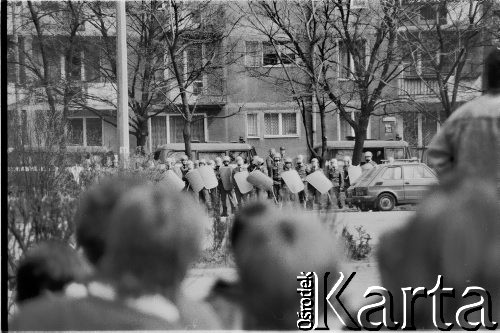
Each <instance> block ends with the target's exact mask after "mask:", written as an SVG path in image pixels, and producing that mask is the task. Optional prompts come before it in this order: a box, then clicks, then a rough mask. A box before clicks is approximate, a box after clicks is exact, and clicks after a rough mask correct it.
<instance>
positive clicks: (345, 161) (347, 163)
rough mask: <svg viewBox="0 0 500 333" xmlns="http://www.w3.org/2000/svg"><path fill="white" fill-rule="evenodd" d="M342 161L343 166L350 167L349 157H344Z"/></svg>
mask: <svg viewBox="0 0 500 333" xmlns="http://www.w3.org/2000/svg"><path fill="white" fill-rule="evenodd" d="M343 161H344V165H345V166H347V167H349V166H351V163H352V161H351V157H350V156H344V159H343Z"/></svg>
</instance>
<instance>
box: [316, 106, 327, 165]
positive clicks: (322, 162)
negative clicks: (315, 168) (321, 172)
mask: <svg viewBox="0 0 500 333" xmlns="http://www.w3.org/2000/svg"><path fill="white" fill-rule="evenodd" d="M318 108H319V117H320V122H321V157H320V165H321V167H323V166H324V165H325V153H326V150H327V149H328V144H327V140H328V138H327V137H326V135H325V133H326V124H325V122H326V119H325V118H326V115H325V107H324V106H323V105H322V106H318Z"/></svg>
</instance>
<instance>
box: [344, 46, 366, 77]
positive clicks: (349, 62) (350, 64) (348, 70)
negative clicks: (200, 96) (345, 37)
mask: <svg viewBox="0 0 500 333" xmlns="http://www.w3.org/2000/svg"><path fill="white" fill-rule="evenodd" d="M349 48H351V49H352V50H353V52H355V53H359V59H365V60H366V42H365V41H364V40H360V41H357V42H354V43H352V45H348V44H347V43H345V42H343V41H340V42H339V43H338V64H339V70H338V73H339V76H338V77H339V78H340V79H352V78H353V76H354V74H355V70H356V69H355V67H354V58H353V54H352V53H351V52H350V50H349Z"/></svg>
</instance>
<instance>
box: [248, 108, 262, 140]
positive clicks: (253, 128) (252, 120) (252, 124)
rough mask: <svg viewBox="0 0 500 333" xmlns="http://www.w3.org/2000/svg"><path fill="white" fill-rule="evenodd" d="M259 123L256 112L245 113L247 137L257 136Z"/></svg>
mask: <svg viewBox="0 0 500 333" xmlns="http://www.w3.org/2000/svg"><path fill="white" fill-rule="evenodd" d="M258 128H259V123H258V115H257V113H248V114H247V137H258V136H259V130H258Z"/></svg>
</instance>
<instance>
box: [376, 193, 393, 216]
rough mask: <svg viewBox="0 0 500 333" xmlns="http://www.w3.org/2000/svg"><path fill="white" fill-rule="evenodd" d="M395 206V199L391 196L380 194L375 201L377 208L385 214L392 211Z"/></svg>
mask: <svg viewBox="0 0 500 333" xmlns="http://www.w3.org/2000/svg"><path fill="white" fill-rule="evenodd" d="M395 205H396V199H395V198H394V196H393V195H392V194H389V193H382V194H381V195H379V197H378V200H377V208H378V209H379V210H381V211H383V212H387V211H390V210H393V209H394V206H395Z"/></svg>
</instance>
